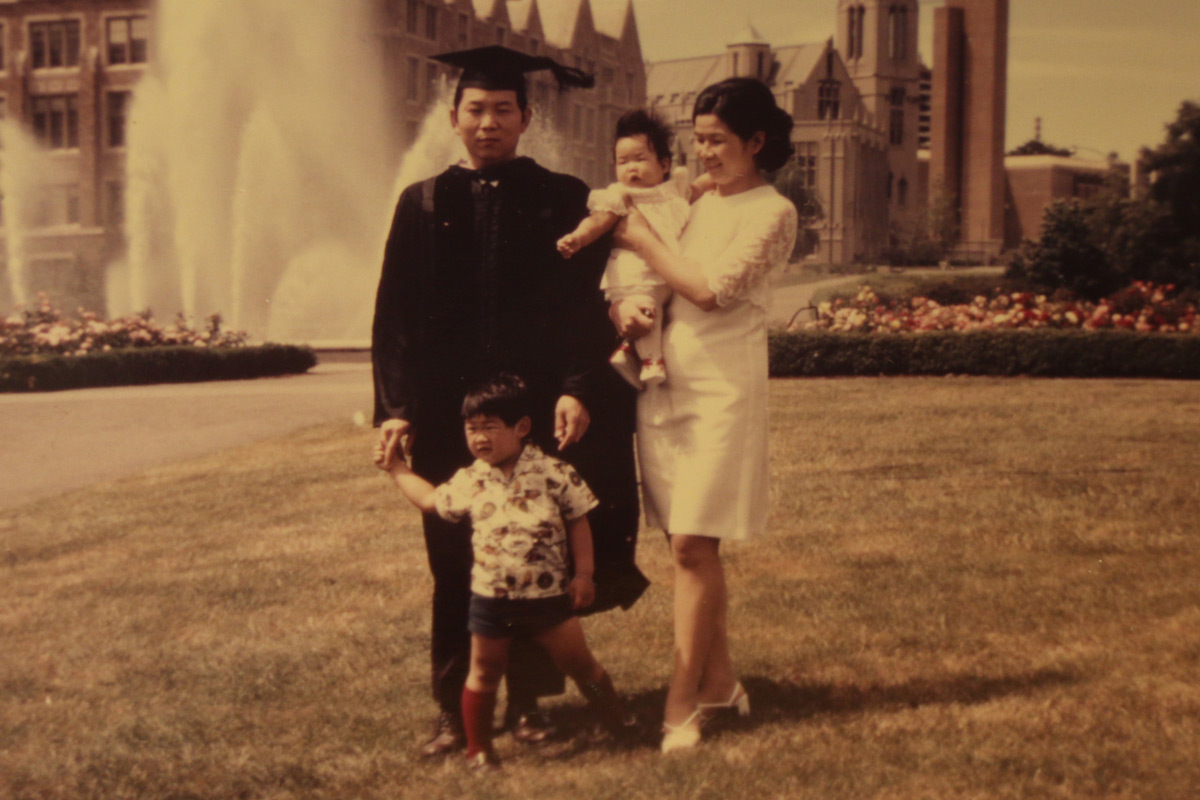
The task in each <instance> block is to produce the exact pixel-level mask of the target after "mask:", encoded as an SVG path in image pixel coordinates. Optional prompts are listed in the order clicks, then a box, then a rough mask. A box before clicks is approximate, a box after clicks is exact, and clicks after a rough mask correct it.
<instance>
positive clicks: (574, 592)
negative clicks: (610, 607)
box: [567, 575, 596, 610]
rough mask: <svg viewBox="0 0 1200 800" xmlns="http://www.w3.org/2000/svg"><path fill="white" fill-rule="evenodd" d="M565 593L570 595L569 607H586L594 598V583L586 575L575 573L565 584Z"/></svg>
mask: <svg viewBox="0 0 1200 800" xmlns="http://www.w3.org/2000/svg"><path fill="white" fill-rule="evenodd" d="M567 593H568V594H570V595H571V608H574V609H576V610H578V609H581V608H587V607H588V606H590V605H591V604H592V603H593V602H594V601H595V599H596V584H594V583H592V579H591V578H590V577H588V576H587V575H576V576H575V577H574V578H572V579H571V583H570V585H569V586H567Z"/></svg>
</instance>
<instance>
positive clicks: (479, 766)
mask: <svg viewBox="0 0 1200 800" xmlns="http://www.w3.org/2000/svg"><path fill="white" fill-rule="evenodd" d="M467 769H469V770H471V771H472V772H495V771H496V770H498V769H500V757H499V756H497V755H496V754H495V752H493V751H491V750H480V751H479V752H478V753H476V754H475V755H473V756H467Z"/></svg>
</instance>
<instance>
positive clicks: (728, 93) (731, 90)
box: [692, 78, 793, 172]
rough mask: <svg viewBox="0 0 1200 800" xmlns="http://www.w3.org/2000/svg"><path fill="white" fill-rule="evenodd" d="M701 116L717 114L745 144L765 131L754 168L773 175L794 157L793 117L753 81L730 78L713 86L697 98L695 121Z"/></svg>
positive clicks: (750, 79) (764, 86)
mask: <svg viewBox="0 0 1200 800" xmlns="http://www.w3.org/2000/svg"><path fill="white" fill-rule="evenodd" d="M701 114H715V115H716V116H717V117H718V118H720V120H721V121H722V122H724V123H725V124H726V125H728V126H729V129H730V130H731V131H733V132H734V133H736V134H737V136H738V138H739V139H742V140H743V141H745V140H748V139H750V138H751V137H753V136H754V134H755V133H757V132H759V131H762V132H763V134H764V135H765V136H766V139H765V141H764V142H763V146H762V149H761V150H759V151H758V153H757V154H755V156H754V164H755V166H757V167H758V168H759V169H761V170H763V171H764V172H773V171H775V170H777V169H779V168H780V167H782V166H783V165H784V164H786V163H787V160H788V159H789V158H790V157H791V155H792V150H793V148H792V140H791V132H792V117H791V115H790V114H788V113H787V112H786V111H784V110H783V109H782V108H780V107H779V106H777V105H775V95H773V94H772V93H771V90H770V89H768V88H767V85H766V84H765V83H763V82H762V81H759V80H755V79H754V78H727V79H725V80H723V81H721V82H720V83H714V84H713V85H712V86H709V87H708V88H707V89H705V90H704V91H702V92H701V93H700V95H699V96H698V97H697V98H696V105H695V107H694V108H693V109H692V121H693V122H695V120H696V117H698V116H700V115H701Z"/></svg>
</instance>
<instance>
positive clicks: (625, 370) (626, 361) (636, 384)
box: [608, 341, 642, 389]
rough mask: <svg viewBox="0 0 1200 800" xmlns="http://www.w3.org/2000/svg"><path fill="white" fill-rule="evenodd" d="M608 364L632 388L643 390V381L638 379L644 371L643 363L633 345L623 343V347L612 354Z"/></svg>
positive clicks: (626, 342)
mask: <svg viewBox="0 0 1200 800" xmlns="http://www.w3.org/2000/svg"><path fill="white" fill-rule="evenodd" d="M608 363H610V364H612V365H613V369H615V370H616V371H617V374H618V375H620V376H621V377H622V378H624V379H625V380H626V381H627V382H628V383H629V385H630V386H632V387H633V388H635V389H641V388H642V380H641V378H639V377H638V375H639V374H641V371H642V361H641V359H639V358H638V356H637V352H636V351H635V350H634V349H633V345H632V344H630V343H629V342H628V341H623V342H621V346H620V347H618V348H617V351H616V352H615V353H613V354H612V358H610V359H609V360H608Z"/></svg>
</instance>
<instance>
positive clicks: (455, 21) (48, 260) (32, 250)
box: [0, 0, 646, 324]
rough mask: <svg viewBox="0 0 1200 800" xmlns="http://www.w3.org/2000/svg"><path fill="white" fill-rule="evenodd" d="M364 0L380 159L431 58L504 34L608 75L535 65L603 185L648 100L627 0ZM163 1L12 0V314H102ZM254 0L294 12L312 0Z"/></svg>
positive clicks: (7, 225)
mask: <svg viewBox="0 0 1200 800" xmlns="http://www.w3.org/2000/svg"><path fill="white" fill-rule="evenodd" d="M174 1H175V0H172V2H174ZM179 1H180V2H184V1H185V0H179ZM202 1H203V2H207V0H202ZM345 1H346V2H347V3H349V2H350V0H345ZM356 1H357V2H359V3H362V4H363V6H361V7H362V8H365V9H366V10H367V18H368V19H369V20H370V22H369V27H370V28H371V30H369V31H367V32H366V33H367V35H365V36H362V37H360V38H361V41H362V42H363V46H364V47H367V48H369V49H371V51H372V52H371V54H370V57H371V58H372V59H374V60H375V61H376V62H377V63H378V65H379V67H378V70H379V73H380V76H381V77H380V80H381V81H382V85H383V92H384V96H385V97H386V98H387V100H386V102H387V103H388V108H387V109H386V110H385V111H386V115H385V118H384V120H385V121H384V122H383V123H382V124H384V125H386V126H387V128H388V131H387V134H388V135H389V137H390V140H389V142H388V144H387V147H388V149H389V152H388V153H385V154H382V156H381V158H380V162H381V163H383V164H391V165H397V164H398V163H399V160H400V158H401V156H402V155H403V153H404V152H405V150H406V149H407V148H408V146H409V145H411V144H412V142H413V141H414V139H415V138H416V135H417V131H418V128H419V125H420V124H421V122H422V121H423V120H424V118H425V116H426V114H427V113H428V111H429V108H430V105H431V104H432V103H433V102H435V101H436V99H437V98H436V91H437V86H438V82H439V79H440V78H442V77H450V70H449V68H447V67H446V66H445V65H442V64H439V63H438V62H435V61H433V60H432V59H431V58H430V56H432V55H433V54H435V53H440V52H445V51H450V50H458V49H464V48H468V47H479V46H483V45H488V44H495V43H499V44H504V45H507V46H509V47H513V48H515V49H518V50H522V51H525V52H529V53H535V54H546V55H550V56H553V57H554V58H556V59H558V60H559V61H562V62H564V63H567V64H570V65H572V66H576V67H579V68H582V69H584V70H587V71H589V72H593V73H594V74H595V75H596V79H597V85H596V88H595V89H594V90H590V91H572V92H560V91H559V90H558V89H557V87H556V86H555V85H554V83H553V78H552V77H551V76H550V75H549V73H535V74H533V75H531V76H530V97H531V101H532V102H533V104H534V108H535V113H538V114H540V115H542V116H543V117H544V118H549V119H552V120H553V121H554V123H555V128H556V131H557V136H556V139H555V142H556V147H557V149H559V150H561V151H562V152H560V153H556V155H557V156H558V161H557V164H558V166H559V167H560V168H564V169H566V170H568V171H570V172H573V173H574V174H577V175H579V176H580V177H582V178H584V179H585V180H587V181H588V182H589V183H591V184H593V185H600V184H603V183H607V182H608V181H610V180H611V179H612V178H611V176H612V174H613V170H612V155H611V147H610V145H611V141H610V140H611V135H612V130H613V127H614V125H615V121H616V118H617V117H618V116H619V115H620V114H621V113H623V112H624V111H625V110H627V109H629V108H632V107H634V106H638V105H642V104H643V103H644V102H645V87H646V78H645V70H644V68H643V65H642V54H641V48H640V44H639V40H638V31H637V24H636V21H635V19H634V16H633V10H632V5H631V2H630V0H356ZM156 2H157V0H0V117H6V118H7V121H8V123H7V124H6V125H5V126H4V128H5V129H4V131H3V134H4V137H3V138H4V141H3V150H0V187H2V189H3V192H4V197H3V205H2V206H0V210H2V213H3V217H2V218H3V226H2V227H0V311H3V312H7V310H8V309H9V308H11V306H12V304H13V303H14V302H15V301H18V300H22V299H24V300H30V299H32V298H34V297H35V296H36V293H37V292H40V291H47V292H48V293H50V294H51V296H52V297H53V299H54V300H55V301H56V303H58V304H59V305H60V306H61V307H63V308H65V309H73V308H75V307H76V306H80V305H82V306H85V307H88V308H91V309H98V310H104V309H105V305H106V302H105V297H106V291H105V275H106V271H107V270H108V268H109V265H110V264H112V263H114V262H115V261H117V260H119V259H121V258H122V257H123V256H124V252H125V249H126V237H125V231H124V229H123V226H124V221H125V220H124V216H125V206H126V196H127V193H126V185H127V174H126V156H127V152H126V132H125V128H126V118H127V112H128V111H129V108H130V105H131V100H132V97H133V92H134V91H135V87H136V85H137V84H138V82H139V80H140V79H141V77H142V75H143V73H144V72H145V73H150V72H152V71H153V68H154V65H155V46H156V43H155V38H156V22H158V21H159V20H158V19H157V15H156V13H155V9H156ZM255 2H258V3H264V4H266V3H274V4H276V5H277V6H278V7H279V10H280V13H287V12H288V4H289V3H293V2H295V3H307V2H308V0H255ZM233 22H234V23H236V21H233ZM245 38H246V37H239V39H238V40H239V41H245ZM213 57H214V58H219V57H220V55H219V54H218V53H214V54H213ZM332 157H336V155H335V154H331V158H332ZM385 169H386V167H385ZM229 204H230V205H232V204H233V199H232V198H230V200H229ZM166 260H168V259H166V258H165V257H164V261H166ZM155 264H156V268H159V267H158V264H159V262H157V261H156V262H155ZM268 300H269V298H268ZM156 310H160V311H163V310H165V311H166V313H172V312H171V311H170V310H169V309H156ZM208 310H209V309H207V308H206V309H204V311H205V312H207V311H208ZM220 310H221V311H223V312H225V313H228V309H225V308H221V309H220ZM231 321H232V322H234V323H235V324H236V320H231Z"/></svg>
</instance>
